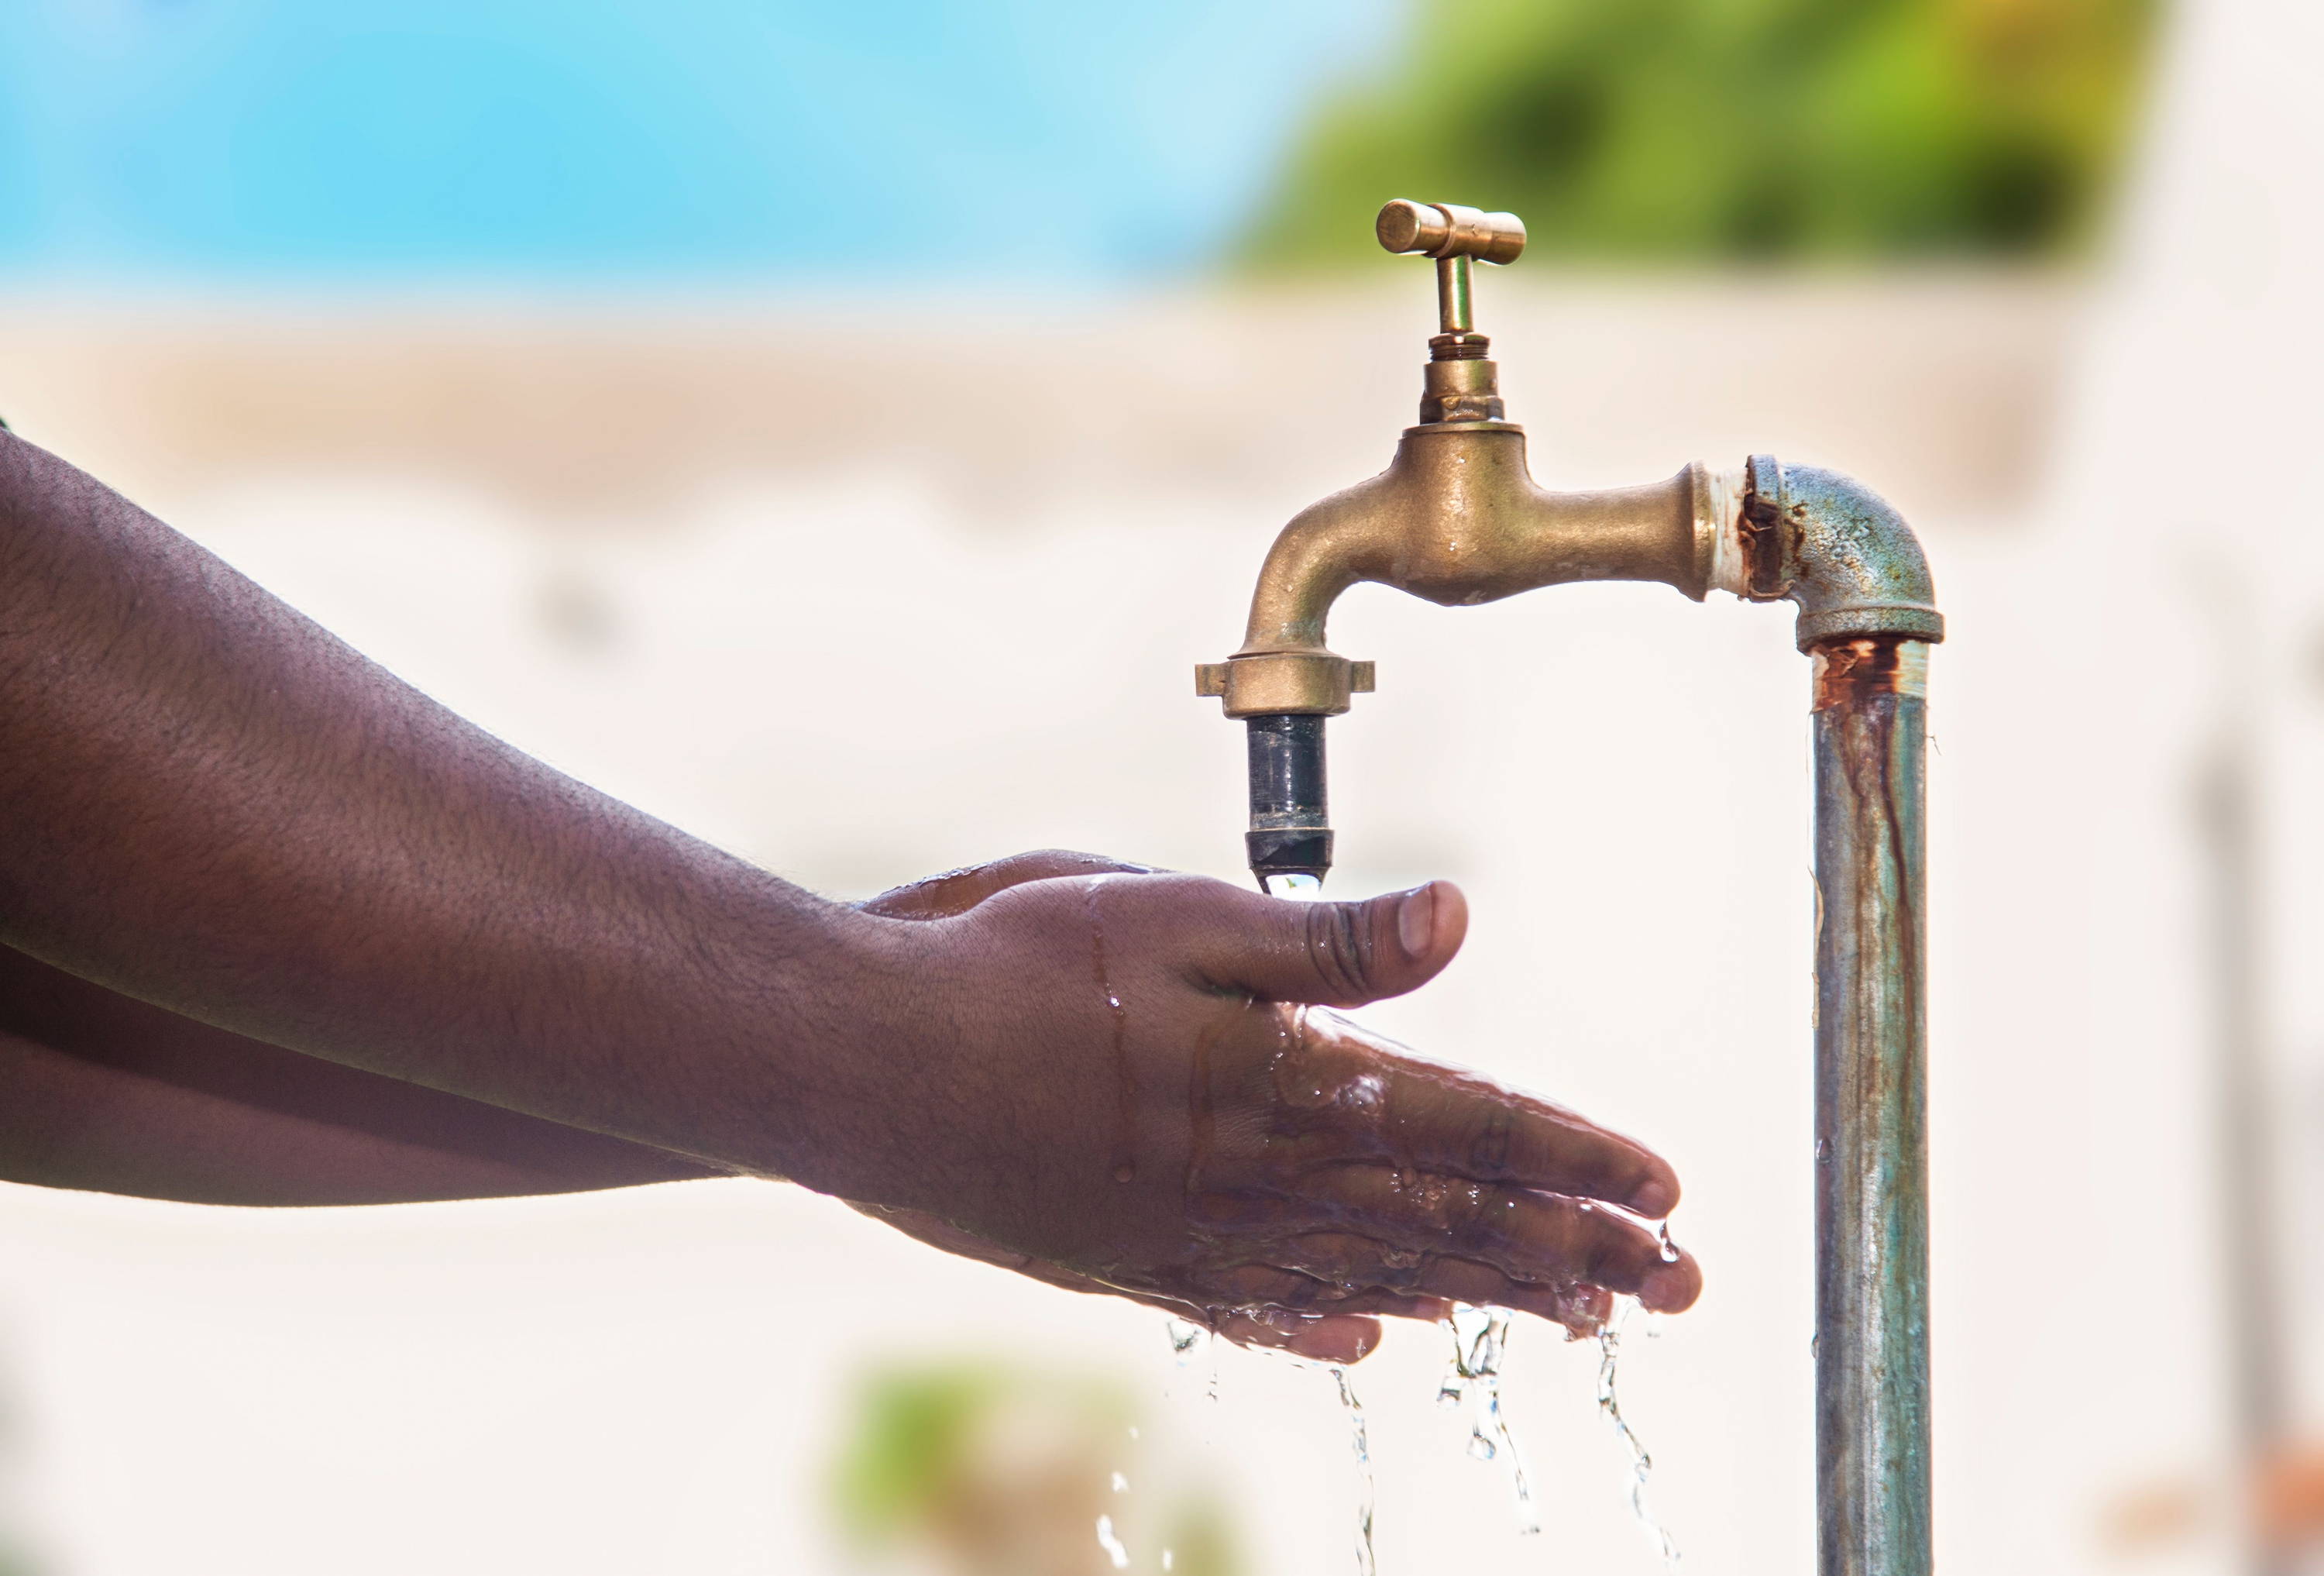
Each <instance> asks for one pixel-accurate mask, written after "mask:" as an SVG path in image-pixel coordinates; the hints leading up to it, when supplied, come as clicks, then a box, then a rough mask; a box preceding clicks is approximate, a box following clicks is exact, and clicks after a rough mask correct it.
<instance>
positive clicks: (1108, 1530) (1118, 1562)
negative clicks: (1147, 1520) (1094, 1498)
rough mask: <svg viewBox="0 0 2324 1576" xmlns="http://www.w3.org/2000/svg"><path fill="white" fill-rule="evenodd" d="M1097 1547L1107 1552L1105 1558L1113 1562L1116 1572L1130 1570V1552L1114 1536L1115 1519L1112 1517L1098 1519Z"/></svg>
mask: <svg viewBox="0 0 2324 1576" xmlns="http://www.w3.org/2000/svg"><path fill="white" fill-rule="evenodd" d="M1097 1546H1098V1547H1099V1548H1101V1549H1103V1550H1104V1551H1105V1557H1106V1558H1107V1559H1109V1560H1111V1561H1112V1562H1113V1568H1114V1569H1115V1570H1117V1571H1127V1570H1129V1569H1130V1550H1129V1549H1128V1548H1127V1547H1125V1546H1124V1545H1123V1544H1122V1541H1121V1540H1120V1538H1119V1537H1116V1536H1115V1535H1114V1531H1113V1517H1111V1516H1099V1517H1098V1518H1097Z"/></svg>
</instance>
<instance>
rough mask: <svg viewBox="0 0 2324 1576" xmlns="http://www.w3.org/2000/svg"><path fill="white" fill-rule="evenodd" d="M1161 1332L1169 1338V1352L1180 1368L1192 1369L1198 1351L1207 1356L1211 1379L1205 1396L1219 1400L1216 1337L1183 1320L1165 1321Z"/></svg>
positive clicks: (1201, 1327)
mask: <svg viewBox="0 0 2324 1576" xmlns="http://www.w3.org/2000/svg"><path fill="white" fill-rule="evenodd" d="M1162 1330H1163V1333H1165V1334H1167V1336H1169V1338H1170V1350H1171V1351H1172V1352H1173V1353H1175V1354H1176V1357H1177V1359H1178V1366H1179V1367H1180V1368H1182V1369H1186V1368H1192V1367H1194V1356H1195V1354H1196V1353H1197V1352H1198V1351H1200V1352H1207V1353H1208V1354H1209V1357H1210V1359H1211V1377H1210V1382H1209V1386H1208V1387H1207V1389H1206V1391H1205V1394H1206V1395H1207V1396H1209V1397H1210V1399H1212V1400H1213V1401H1215V1400H1217V1399H1218V1398H1219V1342H1218V1337H1217V1336H1216V1335H1215V1334H1214V1333H1213V1332H1211V1331H1209V1330H1206V1329H1204V1328H1203V1326H1202V1325H1200V1324H1190V1323H1187V1322H1186V1321H1185V1320H1184V1319H1166V1320H1164V1321H1163V1323H1162Z"/></svg>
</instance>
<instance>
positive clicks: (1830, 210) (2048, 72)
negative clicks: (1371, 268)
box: [1250, 0, 2153, 265]
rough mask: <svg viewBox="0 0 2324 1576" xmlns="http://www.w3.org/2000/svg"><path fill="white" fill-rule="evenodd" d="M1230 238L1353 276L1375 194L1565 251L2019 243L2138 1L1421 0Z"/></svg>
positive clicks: (2039, 217)
mask: <svg viewBox="0 0 2324 1576" xmlns="http://www.w3.org/2000/svg"><path fill="white" fill-rule="evenodd" d="M1418 5H1419V9H1418V12H1417V14H1416V17H1415V19H1414V22H1413V24H1412V32H1411V40H1410V42H1409V44H1408V46H1407V48H1406V50H1405V51H1404V52H1403V53H1402V55H1401V56H1400V58H1398V59H1397V60H1396V61H1395V62H1394V63H1393V64H1392V65H1391V66H1390V67H1389V68H1388V70H1387V72H1386V73H1385V75H1384V76H1383V77H1382V78H1380V79H1379V80H1375V81H1372V82H1369V83H1367V84H1364V85H1362V86H1360V87H1359V88H1355V89H1353V90H1351V91H1350V92H1348V93H1346V94H1344V95H1342V97H1340V98H1339V99H1337V100H1336V101H1334V102H1333V103H1330V104H1329V105H1327V106H1326V107H1325V108H1324V110H1323V114H1322V115H1320V116H1319V118H1318V119H1317V121H1316V123H1315V124H1314V126H1313V127H1312V128H1311V129H1310V133H1309V134H1308V136H1307V137H1306V139H1305V143H1303V145H1302V146H1301V147H1300V149H1299V151H1298V152H1297V153H1296V156H1295V158H1294V160H1293V161H1292V164H1291V167H1290V168H1289V170H1288V171H1286V175H1285V178H1284V180H1283V181H1282V182H1281V184H1280V188H1279V189H1278V190H1277V193H1276V196H1275V198H1274V200H1273V202H1272V203H1271V204H1270V205H1269V208H1268V222H1267V223H1266V224H1264V225H1263V226H1261V228H1260V229H1259V233H1258V234H1257V235H1254V236H1253V237H1252V238H1251V242H1250V257H1251V259H1252V260H1253V261H1255V262H1257V263H1262V264H1268V265H1283V264H1294V265H1312V264H1316V263H1344V262H1353V261H1356V260H1358V259H1360V258H1363V257H1365V256H1366V255H1367V252H1368V249H1369V248H1371V247H1372V241H1371V238H1370V235H1369V226H1368V224H1367V223H1366V222H1365V221H1366V220H1367V219H1368V218H1369V215H1370V214H1371V213H1372V212H1373V210H1374V209H1376V208H1377V207H1379V204H1380V203H1381V202H1383V201H1385V200H1387V199H1388V198H1391V197H1411V198H1421V199H1423V200H1435V201H1451V202H1468V203H1471V204H1474V205H1475V206H1478V207H1491V208H1509V209H1513V210H1515V211H1516V212H1517V213H1518V214H1520V215H1522V216H1523V217H1525V220H1526V227H1527V229H1528V231H1529V232H1530V235H1531V237H1532V239H1531V248H1532V249H1535V250H1537V251H1540V252H1544V253H1563V254H1567V255H1582V256H1599V257H1621V258H1659V259H1692V258H1709V257H1738V256H1739V257H1796V256H1807V255H1823V256H1841V257H1851V256H1852V257H1870V256H1896V255H1915V254H1917V255H1927V254H1932V253H1965V252H2012V253H2027V252H2037V251H2043V250H2048V249H2054V248H2058V247H2061V246H2064V245H2069V244H2071V243H2072V242H2073V241H2074V240H2075V239H2076V238H2077V237H2078V236H2080V235H2083V234H2085V233H2086V232H2087V230H2088V227H2089V221H2090V219H2091V217H2092V216H2093V213H2094V211H2095V209H2096V207H2097V206H2098V203H2099V201H2100V200H2101V199H2102V198H2103V196H2104V193H2105V190H2106V188H2107V180H2108V177H2109V176H2110V175H2111V173H2112V171H2114V169H2115V167H2116V164H2117V163H2118V162H2119V160H2120V155H2121V152H2122V150H2123V146H2124V143H2125V142H2126V138H2127V135H2128V134H2129V131H2130V129H2131V124H2132V120H2133V116H2134V111H2135V104H2136V97H2137V90H2138V88H2139V84H2140V78H2141V77H2142V75H2143V72H2142V66H2143V63H2144V56H2145V44H2146V41H2147V38H2148V36H2149V34H2150V32H2152V22H2153V17H2152V10H2153V5H2152V0H1418Z"/></svg>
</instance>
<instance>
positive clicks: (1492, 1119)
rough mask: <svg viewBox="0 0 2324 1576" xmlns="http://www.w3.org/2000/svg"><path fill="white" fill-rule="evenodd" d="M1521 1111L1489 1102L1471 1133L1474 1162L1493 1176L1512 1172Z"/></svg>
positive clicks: (1478, 1167)
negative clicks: (1510, 1164) (1509, 1169)
mask: <svg viewBox="0 0 2324 1576" xmlns="http://www.w3.org/2000/svg"><path fill="white" fill-rule="evenodd" d="M1516 1147H1517V1112H1516V1111H1512V1110H1510V1109H1509V1108H1508V1106H1506V1105H1489V1106H1487V1107H1486V1108H1485V1111H1484V1114H1483V1116H1482V1117H1481V1118H1480V1120H1478V1122H1477V1124H1476V1129H1475V1131H1474V1132H1472V1133H1471V1135H1470V1138H1469V1144H1468V1159H1469V1164H1470V1166H1471V1167H1472V1168H1473V1169H1475V1170H1478V1171H1480V1172H1482V1173H1484V1174H1485V1175H1489V1176H1501V1175H1507V1174H1508V1167H1509V1157H1510V1155H1511V1154H1512V1153H1514V1152H1515V1149H1516Z"/></svg>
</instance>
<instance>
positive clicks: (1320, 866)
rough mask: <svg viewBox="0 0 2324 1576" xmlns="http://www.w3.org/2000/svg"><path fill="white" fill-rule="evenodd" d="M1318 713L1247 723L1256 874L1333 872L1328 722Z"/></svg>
mask: <svg viewBox="0 0 2324 1576" xmlns="http://www.w3.org/2000/svg"><path fill="white" fill-rule="evenodd" d="M1324 720H1325V719H1324V718H1323V716H1322V715H1321V714H1317V713H1313V712H1270V713H1268V714H1267V715H1265V716H1257V717H1251V718H1249V719H1247V723H1248V726H1249V730H1250V831H1249V832H1247V833H1245V834H1243V845H1244V846H1245V847H1246V848H1247V849H1249V850H1250V869H1251V873H1252V874H1253V875H1256V876H1259V877H1260V878H1261V879H1264V878H1266V877H1268V876H1273V875H1298V874H1306V875H1312V876H1314V878H1315V879H1316V880H1319V881H1320V880H1323V872H1324V871H1328V870H1330V869H1331V868H1332V825H1331V822H1332V817H1331V807H1330V804H1329V801H1328V799H1327V797H1326V795H1325V792H1324V787H1323V782H1324V778H1323V723H1324Z"/></svg>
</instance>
